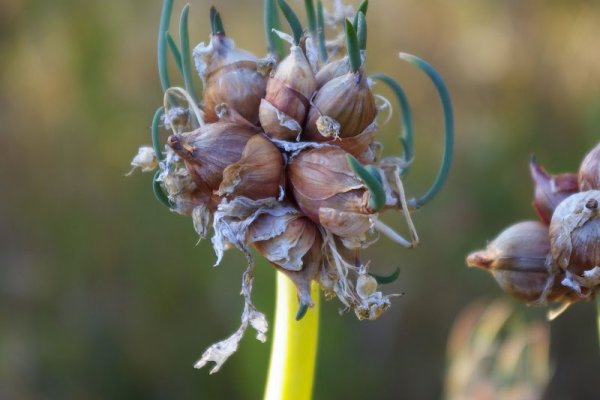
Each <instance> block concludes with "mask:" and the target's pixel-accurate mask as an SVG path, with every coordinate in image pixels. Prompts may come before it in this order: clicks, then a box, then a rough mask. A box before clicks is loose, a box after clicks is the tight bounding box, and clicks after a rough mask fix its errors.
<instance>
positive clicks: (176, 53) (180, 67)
mask: <svg viewBox="0 0 600 400" xmlns="http://www.w3.org/2000/svg"><path fill="white" fill-rule="evenodd" d="M165 36H166V38H167V44H168V45H169V49H170V50H171V54H172V55H173V58H174V59H175V64H177V69H178V70H179V73H180V74H181V75H183V65H181V52H180V51H179V48H178V47H177V43H175V39H173V36H171V34H170V33H169V32H167V33H166V35H165Z"/></svg>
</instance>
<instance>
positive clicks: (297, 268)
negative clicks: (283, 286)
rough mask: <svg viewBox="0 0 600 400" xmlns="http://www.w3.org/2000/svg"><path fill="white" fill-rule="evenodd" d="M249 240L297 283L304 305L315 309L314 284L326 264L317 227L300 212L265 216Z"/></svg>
mask: <svg viewBox="0 0 600 400" xmlns="http://www.w3.org/2000/svg"><path fill="white" fill-rule="evenodd" d="M279 231H281V232H280V233H279ZM247 238H248V241H249V242H251V243H252V244H253V245H254V247H255V248H256V249H257V250H258V252H259V253H261V254H262V255H263V256H264V257H265V258H266V259H267V260H269V261H270V262H271V263H272V264H273V266H275V267H276V268H277V269H279V270H280V271H282V272H283V273H285V274H286V275H287V276H288V277H289V278H290V279H291V280H292V281H293V282H294V284H295V285H296V288H297V290H298V298H299V299H300V302H301V303H303V304H306V305H308V306H312V305H313V301H312V298H311V295H310V283H311V282H312V281H313V280H314V279H315V278H316V276H317V274H318V273H319V271H320V269H321V263H322V256H321V246H322V240H321V237H320V234H319V231H318V229H317V227H316V226H315V224H314V223H313V222H311V221H310V220H309V219H308V218H306V217H303V216H302V214H300V212H298V213H295V214H286V215H284V216H273V215H269V214H264V215H261V216H260V217H259V218H257V219H256V221H255V222H254V223H253V224H252V225H251V226H250V229H249V232H248V236H247Z"/></svg>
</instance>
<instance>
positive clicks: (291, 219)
mask: <svg viewBox="0 0 600 400" xmlns="http://www.w3.org/2000/svg"><path fill="white" fill-rule="evenodd" d="M271 3H273V2H271ZM273 4H274V3H273ZM307 4H309V5H311V4H312V1H309V2H307ZM317 4H318V7H317V11H316V18H317V20H318V21H320V24H319V26H320V30H318V29H309V32H305V31H304V30H303V28H302V27H301V24H300V22H299V19H298V17H297V15H296V14H295V13H294V11H293V10H292V8H290V6H289V5H288V4H287V3H286V2H285V1H283V0H279V1H278V6H279V8H280V10H281V12H282V14H283V15H284V16H285V18H286V20H287V21H288V23H289V25H290V27H291V31H292V35H289V34H286V33H283V32H280V31H279V30H275V29H273V32H274V33H275V34H276V35H277V36H278V38H279V40H282V42H280V43H283V42H287V43H289V52H288V53H287V55H285V56H284V57H283V56H282V57H281V58H278V57H276V55H275V54H276V52H271V53H270V54H269V55H268V56H267V57H265V58H262V59H259V58H258V57H256V56H255V55H253V54H252V53H250V52H247V51H245V50H241V49H238V48H236V47H235V44H234V42H233V40H232V39H231V38H229V37H228V36H227V35H226V34H225V30H224V27H223V22H222V20H221V16H220V15H219V13H218V12H217V11H216V10H215V9H214V7H213V8H212V9H211V14H210V22H211V31H212V34H211V37H210V41H209V42H208V44H205V43H200V44H199V45H198V46H196V48H195V49H194V50H193V52H192V55H193V61H194V63H195V66H196V69H197V71H198V73H199V75H200V78H201V80H202V83H203V88H204V90H203V94H202V98H201V99H200V100H201V101H199V99H196V98H195V96H194V94H193V92H192V91H191V90H190V86H191V85H188V83H189V79H188V78H186V70H185V67H186V65H185V48H183V49H182V51H181V52H179V50H178V49H177V48H175V45H173V43H172V42H173V40H172V38H170V37H169V36H167V38H166V41H165V42H161V41H160V39H159V54H160V46H161V43H162V45H163V46H165V43H167V44H169V45H170V46H171V48H172V50H173V52H174V54H175V56H176V60H177V57H180V58H179V61H180V63H179V67H180V69H181V70H182V74H183V76H184V79H185V80H186V86H187V87H186V89H184V88H179V87H167V88H166V89H165V96H164V112H160V113H157V116H156V117H155V121H154V132H153V139H154V140H155V143H154V146H153V147H142V148H141V149H140V151H139V153H138V155H137V156H136V157H135V158H134V160H133V162H132V164H133V165H134V167H140V168H141V169H142V171H152V170H155V169H158V171H157V173H156V175H155V180H154V182H155V192H156V194H157V195H158V197H159V198H161V197H162V198H163V200H164V202H165V203H166V204H167V205H168V206H169V208H170V209H171V210H173V211H175V212H177V213H179V214H182V215H187V216H191V217H192V220H193V224H194V228H195V230H196V232H197V233H198V234H199V236H200V238H201V239H203V238H205V237H206V236H207V234H208V232H209V231H210V229H211V228H212V230H213V231H214V235H213V236H212V239H211V240H212V244H213V248H214V250H215V252H216V254H217V263H216V264H219V263H220V262H221V259H222V257H223V254H224V252H225V250H227V249H229V248H237V249H239V250H241V251H242V252H243V253H244V254H245V255H246V257H247V261H248V266H247V269H246V271H245V273H244V275H243V279H242V295H243V296H244V300H245V307H244V311H243V313H242V323H241V326H240V328H239V329H238V330H237V331H236V332H235V333H234V334H233V335H231V336H230V337H229V338H227V339H225V340H223V341H221V342H218V343H216V344H214V345H212V346H211V347H209V348H208V350H206V351H205V353H204V355H203V356H202V358H201V359H200V360H199V361H198V363H197V365H196V366H197V367H202V366H204V365H205V364H206V363H207V362H209V361H212V362H214V363H215V364H216V366H215V367H214V368H213V370H212V371H211V372H215V371H217V370H218V369H219V368H220V366H221V365H222V364H223V362H224V361H225V360H226V359H227V358H228V357H229V356H230V355H231V354H232V353H233V352H235V350H236V349H237V346H238V343H239V341H240V340H241V338H242V335H243V334H244V332H245V330H246V329H247V328H248V327H252V328H254V329H255V330H256V331H257V338H258V339H259V340H261V341H264V340H266V336H265V334H266V332H267V326H268V324H267V321H266V318H265V316H264V315H263V314H262V313H261V312H259V311H258V310H256V308H255V307H254V305H253V304H252V301H251V291H252V281H253V267H254V263H253V256H252V249H254V251H256V252H257V253H259V254H261V255H262V256H264V257H265V258H266V259H267V260H268V261H269V262H270V263H271V264H272V265H273V266H274V267H275V268H276V269H277V270H279V271H281V272H283V273H284V274H286V275H287V276H288V277H289V278H290V279H291V280H292V281H293V283H294V284H295V286H296V288H297V293H298V299H299V311H298V316H297V319H300V318H302V316H303V315H304V313H305V312H306V311H307V309H308V308H310V307H311V306H313V299H312V298H311V284H312V282H317V283H318V284H319V286H320V287H321V289H322V290H323V292H324V294H325V298H327V299H330V298H334V297H337V298H338V299H339V300H340V301H341V302H342V304H343V306H344V308H343V310H353V311H354V313H355V314H356V316H357V317H358V318H359V319H370V320H372V319H376V318H378V317H379V316H380V315H381V314H382V313H383V312H384V311H385V310H387V309H388V308H389V307H390V304H391V303H390V298H391V297H393V296H395V295H386V294H383V293H382V292H381V291H379V284H380V283H383V280H384V279H378V277H377V276H375V275H372V274H371V273H370V272H369V265H368V263H363V262H362V261H361V258H360V251H361V249H364V248H366V247H368V246H369V245H371V244H373V243H374V242H375V241H377V239H378V238H379V234H384V235H386V236H387V237H389V238H391V239H392V240H394V241H395V242H396V243H398V244H400V245H402V246H404V247H407V248H410V247H414V246H415V245H416V244H417V242H418V237H417V234H416V231H415V229H414V225H413V223H412V221H411V217H410V211H411V210H412V209H414V208H416V207H419V206H421V205H422V204H423V203H419V202H418V201H417V200H415V201H413V202H411V203H409V202H408V201H407V200H406V198H405V195H404V188H403V185H402V181H401V175H402V174H403V172H405V170H406V168H407V167H408V165H409V164H410V162H411V161H412V154H405V155H404V157H402V158H400V157H385V158H382V156H381V154H382V149H383V146H382V145H381V143H379V142H377V141H375V140H374V136H375V134H376V133H377V130H378V126H377V122H376V117H377V115H378V112H379V111H380V110H382V109H384V108H388V107H389V102H388V101H387V100H385V99H384V98H383V97H382V96H378V95H374V94H373V93H372V91H371V86H372V83H373V82H372V80H371V79H370V78H369V77H367V75H366V73H365V68H364V64H365V60H366V51H365V48H366V21H365V14H366V12H367V7H368V1H366V0H365V1H364V2H363V3H362V4H361V5H360V6H359V8H358V11H356V12H354V11H353V9H352V7H347V6H344V5H342V4H341V2H340V1H337V2H336V9H335V10H334V12H333V13H331V14H327V15H326V17H327V18H326V20H327V21H326V22H327V23H328V25H329V27H330V28H333V29H334V30H336V31H337V32H338V35H337V37H336V38H335V39H333V40H331V41H327V42H325V40H324V37H323V35H322V34H323V30H324V25H323V21H324V18H323V8H322V5H321V2H320V1H319V2H318V3H317ZM311 7H312V5H311ZM271 11H273V10H271ZM307 11H314V9H313V10H310V9H309V8H308V7H307ZM275 12H277V10H275ZM169 13H170V11H169ZM167 14H168V13H167ZM182 16H183V17H182V24H184V25H183V26H185V27H186V29H187V8H186V9H184V13H182ZM309 17H310V16H309ZM314 19H315V15H313V18H312V19H311V18H309V22H310V21H311V20H313V21H314ZM163 28H164V27H161V29H163ZM169 39H170V41H169ZM184 44H185V43H184ZM182 46H183V45H182ZM183 47H185V46H183ZM271 50H273V49H272V48H271ZM178 54H179V56H178ZM159 58H160V56H159ZM188 61H189V60H188ZM159 65H160V62H159ZM187 75H189V73H188V74H187ZM164 86H165V85H164V84H163V87H164ZM167 86H168V85H167ZM159 122H160V123H162V124H163V126H164V128H165V129H168V130H171V132H172V134H171V135H170V136H169V137H168V139H167V146H166V147H165V148H164V149H162V148H161V147H160V146H159V145H157V143H156V141H157V140H156V138H157V133H156V131H157V130H158V123H159ZM449 151H451V149H450V150H449ZM449 160H450V158H449V157H447V158H446V161H447V165H449ZM446 172H447V170H446ZM442 180H443V179H441V178H440V179H439V182H441V181H442ZM439 182H438V183H439ZM433 192H434V191H433V190H432V191H430V192H429V196H428V198H430V197H433ZM388 209H396V210H401V211H402V212H403V214H404V216H405V218H406V220H407V223H408V227H409V231H410V235H411V237H410V239H405V238H404V237H402V236H401V235H400V234H398V233H396V232H395V231H394V230H392V229H391V228H390V227H388V226H387V225H385V224H384V223H383V222H382V221H380V219H379V215H380V213H381V212H382V211H384V210H388Z"/></svg>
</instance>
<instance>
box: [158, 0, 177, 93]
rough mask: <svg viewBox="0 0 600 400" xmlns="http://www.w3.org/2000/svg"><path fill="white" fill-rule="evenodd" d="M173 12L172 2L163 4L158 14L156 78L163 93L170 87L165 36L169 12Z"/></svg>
mask: <svg viewBox="0 0 600 400" xmlns="http://www.w3.org/2000/svg"><path fill="white" fill-rule="evenodd" d="M172 10H173V0H165V1H164V2H163V8H162V12H161V14H160V23H159V25H158V51H157V53H158V54H157V55H158V76H159V78H160V85H161V87H162V90H163V92H164V91H165V90H167V89H168V88H170V87H171V82H170V81H169V72H168V65H167V40H166V34H167V32H168V31H169V23H170V21H171V11H172Z"/></svg>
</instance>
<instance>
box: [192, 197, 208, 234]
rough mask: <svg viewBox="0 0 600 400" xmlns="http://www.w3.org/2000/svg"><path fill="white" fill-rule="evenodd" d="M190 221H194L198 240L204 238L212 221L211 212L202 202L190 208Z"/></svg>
mask: <svg viewBox="0 0 600 400" xmlns="http://www.w3.org/2000/svg"><path fill="white" fill-rule="evenodd" d="M192 222H193V223H194V230H195V231H196V233H197V234H198V236H199V237H200V240H202V239H204V238H206V236H207V235H208V230H209V229H210V226H211V223H212V213H211V212H210V210H209V209H208V207H206V205H204V204H200V205H199V206H196V207H194V209H193V210H192Z"/></svg>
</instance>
